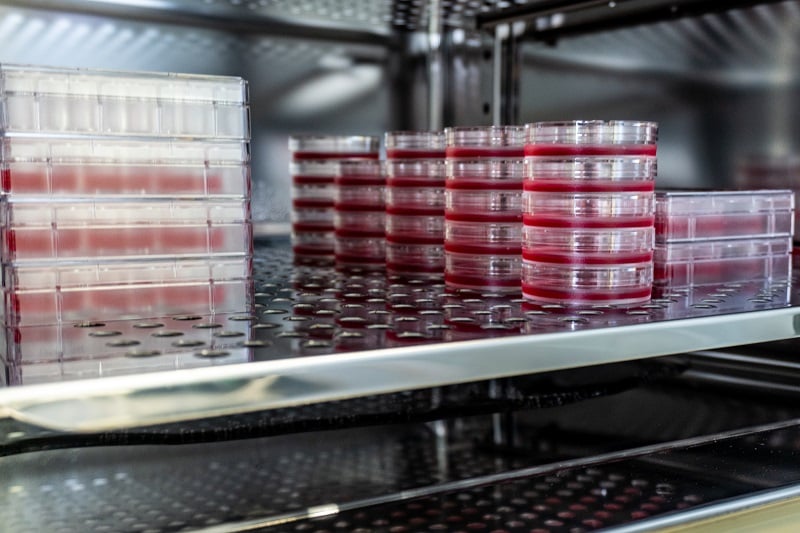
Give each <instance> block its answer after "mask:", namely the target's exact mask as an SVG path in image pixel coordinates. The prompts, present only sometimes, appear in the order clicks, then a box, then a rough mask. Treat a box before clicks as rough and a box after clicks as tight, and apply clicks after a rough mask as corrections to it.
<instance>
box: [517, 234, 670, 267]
mask: <svg viewBox="0 0 800 533" xmlns="http://www.w3.org/2000/svg"><path fill="white" fill-rule="evenodd" d="M654 236H655V230H654V228H652V227H644V228H625V229H605V228H553V227H543V226H524V227H523V229H522V246H523V248H524V249H525V250H527V251H530V252H531V253H541V254H545V253H547V254H549V253H567V254H575V253H577V254H584V253H592V254H597V253H604V254H609V256H611V258H612V259H613V256H614V254H619V253H631V252H651V251H652V250H653V241H654Z"/></svg>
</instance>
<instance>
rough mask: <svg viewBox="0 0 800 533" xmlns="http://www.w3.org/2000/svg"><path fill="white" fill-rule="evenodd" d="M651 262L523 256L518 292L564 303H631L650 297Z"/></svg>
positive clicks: (545, 301) (535, 300) (643, 300)
mask: <svg viewBox="0 0 800 533" xmlns="http://www.w3.org/2000/svg"><path fill="white" fill-rule="evenodd" d="M652 286H653V263H652V262H643V263H628V264H622V265H565V264H554V263H542V262H538V261H528V260H525V261H523V263H522V296H523V297H524V298H526V299H528V300H531V301H534V302H540V303H558V304H564V305H598V304H605V305H634V304H641V303H644V302H647V301H648V300H649V299H650V296H651V292H652Z"/></svg>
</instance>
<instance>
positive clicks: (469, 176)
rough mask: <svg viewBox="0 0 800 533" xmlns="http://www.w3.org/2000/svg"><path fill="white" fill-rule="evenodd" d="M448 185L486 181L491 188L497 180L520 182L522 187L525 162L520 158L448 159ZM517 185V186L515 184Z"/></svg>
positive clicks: (446, 164) (446, 165)
mask: <svg viewBox="0 0 800 533" xmlns="http://www.w3.org/2000/svg"><path fill="white" fill-rule="evenodd" d="M445 169H446V170H445V172H446V176H447V186H448V187H454V186H457V184H456V182H475V183H486V188H488V189H491V188H492V187H493V186H494V185H497V184H494V183H491V182H497V181H507V182H515V183H518V184H519V185H518V187H519V189H520V190H521V189H522V180H523V179H524V178H525V162H524V161H523V160H522V159H521V158H520V159H486V160H480V159H472V160H461V159H448V160H447V162H446V163H445ZM515 187H516V186H515Z"/></svg>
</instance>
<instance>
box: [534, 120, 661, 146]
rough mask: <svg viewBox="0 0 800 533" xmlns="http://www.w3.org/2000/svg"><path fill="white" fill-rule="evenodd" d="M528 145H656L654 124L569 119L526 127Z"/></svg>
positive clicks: (656, 127)
mask: <svg viewBox="0 0 800 533" xmlns="http://www.w3.org/2000/svg"><path fill="white" fill-rule="evenodd" d="M525 131H526V137H525V141H526V143H527V144H564V145H596V146H606V145H655V144H656V141H657V140H658V124H657V123H656V122H645V121H627V120H609V121H605V120H571V121H563V122H533V123H530V124H526V125H525Z"/></svg>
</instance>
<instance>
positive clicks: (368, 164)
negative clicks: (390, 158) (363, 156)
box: [337, 160, 386, 185]
mask: <svg viewBox="0 0 800 533" xmlns="http://www.w3.org/2000/svg"><path fill="white" fill-rule="evenodd" d="M337 177H338V178H344V181H345V182H347V183H349V182H350V180H353V184H354V185H355V184H358V183H364V184H368V183H373V182H374V183H376V184H378V183H380V184H383V183H385V182H386V170H385V168H384V166H383V163H382V162H380V161H372V160H352V161H341V162H340V163H339V173H338V176H337Z"/></svg>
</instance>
